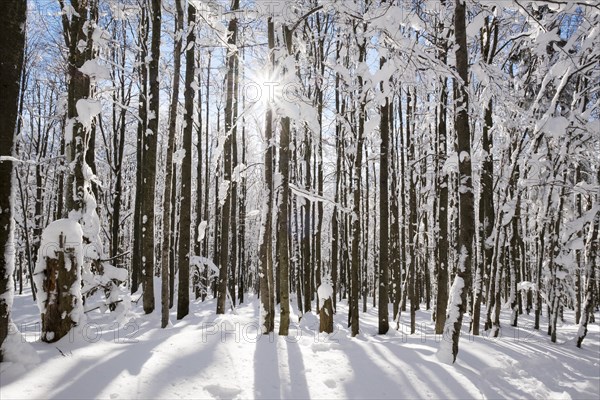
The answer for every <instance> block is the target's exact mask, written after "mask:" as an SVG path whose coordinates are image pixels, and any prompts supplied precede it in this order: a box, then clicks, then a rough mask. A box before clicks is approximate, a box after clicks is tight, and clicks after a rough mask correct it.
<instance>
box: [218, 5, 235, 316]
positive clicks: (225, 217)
mask: <svg viewBox="0 0 600 400" xmlns="http://www.w3.org/2000/svg"><path fill="white" fill-rule="evenodd" d="M238 8H239V0H234V1H233V4H232V8H231V9H232V10H233V11H235V10H237V9H238ZM227 31H228V33H229V35H228V39H227V44H228V45H229V47H228V49H227V88H226V90H227V92H226V99H225V124H224V128H225V141H224V144H223V183H222V184H221V185H223V186H225V187H227V190H226V191H224V192H225V193H222V195H223V196H224V198H223V199H221V198H220V199H219V200H220V201H221V202H223V203H222V204H223V206H222V208H221V248H220V251H219V264H220V265H219V281H218V283H217V314H225V302H226V299H227V283H228V275H229V274H228V272H229V267H230V260H229V235H230V232H229V231H230V224H231V207H232V206H231V205H232V195H231V192H232V190H233V189H232V187H231V186H229V185H231V146H232V145H231V143H232V135H233V134H234V133H233V129H234V126H233V125H234V123H235V121H233V117H234V111H233V107H234V106H235V99H234V87H235V76H236V75H235V65H236V60H237V49H235V48H234V47H235V45H236V41H237V18H232V19H231V20H230V21H229V26H228V28H227ZM219 197H220V196H219ZM234 234H235V233H234Z"/></svg>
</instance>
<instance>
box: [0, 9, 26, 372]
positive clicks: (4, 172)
mask: <svg viewBox="0 0 600 400" xmlns="http://www.w3.org/2000/svg"><path fill="white" fill-rule="evenodd" d="M0 15H2V16H3V18H4V21H3V24H1V25H0V92H1V93H2V95H1V96H0V156H12V155H13V151H14V139H15V132H16V129H17V118H18V113H19V112H18V111H19V108H18V105H19V94H20V93H21V87H20V83H21V74H22V72H23V59H24V52H25V26H26V25H25V23H26V18H27V2H26V1H23V0H10V1H3V2H0ZM0 176H2V179H0V210H3V211H2V212H0V248H2V249H4V251H3V254H2V256H0V362H2V361H3V354H2V344H3V343H4V341H5V339H6V338H7V336H8V333H9V332H8V324H9V321H10V306H11V303H12V297H13V277H12V274H13V270H14V248H13V234H14V220H13V197H12V193H13V185H14V182H13V181H14V175H13V165H12V161H8V160H7V161H0Z"/></svg>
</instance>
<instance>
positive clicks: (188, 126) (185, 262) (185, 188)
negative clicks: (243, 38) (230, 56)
mask: <svg viewBox="0 0 600 400" xmlns="http://www.w3.org/2000/svg"><path fill="white" fill-rule="evenodd" d="M187 12H188V34H187V46H186V52H185V59H186V63H185V92H184V103H185V117H184V124H183V151H184V156H183V159H182V162H181V202H180V207H181V209H180V211H179V251H178V254H179V281H178V283H179V288H178V292H177V319H182V318H183V317H185V316H186V315H188V313H189V310H190V257H191V253H192V248H191V245H190V241H191V238H192V235H191V232H190V228H191V225H192V168H193V166H192V164H193V163H192V130H193V127H194V95H195V93H194V89H193V87H192V86H193V85H192V82H193V81H194V76H195V72H194V69H195V66H196V61H195V54H196V49H195V48H194V43H195V40H196V34H195V26H194V25H195V23H196V8H195V7H194V6H193V5H192V4H189V5H188V10H187Z"/></svg>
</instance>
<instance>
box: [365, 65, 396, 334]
mask: <svg viewBox="0 0 600 400" xmlns="http://www.w3.org/2000/svg"><path fill="white" fill-rule="evenodd" d="M384 64H385V58H384V57H381V59H380V61H379V68H380V69H381V68H383V66H384ZM380 85H381V93H382V94H383V93H385V92H386V87H385V82H381V83H380ZM379 114H380V118H381V119H380V122H379V133H380V135H381V144H380V152H379V303H378V316H379V319H378V321H379V322H378V330H377V331H378V333H379V334H380V335H385V334H386V333H387V331H388V330H389V329H390V323H389V312H388V303H389V299H388V273H389V272H388V269H389V248H388V247H389V208H388V202H389V193H388V179H389V178H388V174H389V167H388V159H389V152H390V125H389V124H390V123H389V99H388V98H387V97H385V104H384V105H382V106H381V107H380V110H379ZM359 165H360V164H359Z"/></svg>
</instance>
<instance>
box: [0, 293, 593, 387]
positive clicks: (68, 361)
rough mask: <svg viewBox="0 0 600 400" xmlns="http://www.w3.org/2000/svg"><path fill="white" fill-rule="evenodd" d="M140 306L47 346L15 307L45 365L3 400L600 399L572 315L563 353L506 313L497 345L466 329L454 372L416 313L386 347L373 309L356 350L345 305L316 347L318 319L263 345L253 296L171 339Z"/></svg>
mask: <svg viewBox="0 0 600 400" xmlns="http://www.w3.org/2000/svg"><path fill="white" fill-rule="evenodd" d="M136 298H137V296H134V299H136ZM139 303H140V305H135V304H133V310H132V311H131V313H130V315H129V316H128V320H129V323H128V324H126V325H122V326H121V327H117V325H118V324H116V323H113V322H112V321H111V320H109V318H112V317H110V316H109V314H100V313H99V312H98V311H96V312H91V313H88V323H87V324H86V325H84V326H82V327H80V329H79V331H78V332H75V333H74V334H73V335H70V336H67V337H65V338H63V339H61V340H60V341H58V342H57V343H54V344H46V343H42V342H40V341H39V315H38V310H37V307H36V305H35V304H34V302H33V301H32V299H31V295H30V294H29V293H24V294H23V295H17V296H15V303H14V308H13V320H14V322H15V323H16V324H17V326H18V327H19V329H20V330H21V331H22V332H23V339H24V340H27V342H30V343H31V345H32V346H33V348H34V349H35V350H36V351H37V354H38V357H35V355H32V354H29V355H27V354H26V351H25V350H23V351H25V353H23V357H22V363H21V364H15V363H7V362H5V363H2V364H1V369H0V373H1V374H0V398H1V399H12V398H27V399H38V398H54V399H94V398H96V399H155V398H243V399H247V398H265V399H266V398H268V399H278V398H285V399H291V398H297V399H306V398H319V399H333V398H371V399H384V398H394V399H398V398H410V399H414V398H433V399H450V398H453V399H467V398H536V399H569V398H573V399H583V398H590V399H597V398H598V395H599V393H600V327H599V325H598V324H591V326H590V332H589V333H588V336H587V337H586V339H585V341H584V342H583V348H582V349H578V348H576V347H575V344H574V337H575V334H576V332H577V326H575V325H574V324H573V319H574V317H573V314H572V313H571V312H566V313H565V322H564V323H562V325H561V326H560V327H559V330H558V343H556V344H554V343H551V342H550V338H549V336H547V335H546V334H545V332H543V331H539V332H538V331H535V330H534V329H533V315H531V316H527V315H525V314H524V315H522V316H520V318H519V328H517V329H515V328H512V327H509V326H508V325H509V324H508V321H507V318H508V316H509V312H508V310H505V311H504V312H503V314H502V317H503V318H502V320H501V322H502V331H501V337H500V338H497V339H492V338H488V337H486V336H479V337H473V336H469V335H468V323H469V318H468V317H466V318H465V321H464V323H463V328H464V329H463V334H462V338H461V341H460V352H459V356H458V360H457V362H456V364H454V365H452V366H451V365H445V364H442V363H440V362H439V361H438V360H437V358H436V355H435V353H436V350H437V348H438V346H439V340H440V338H439V337H436V335H434V334H433V324H432V323H431V322H430V321H431V314H430V312H429V311H424V310H421V311H418V312H417V332H416V334H414V335H410V334H407V333H409V332H410V331H409V315H407V313H403V314H402V318H401V322H402V324H401V328H400V330H395V329H390V331H389V332H388V334H387V335H383V336H382V335H377V334H376V333H377V310H376V309H373V308H371V307H369V311H368V312H367V313H361V315H360V329H361V333H360V335H359V336H357V337H356V338H351V337H350V332H349V330H348V329H347V328H346V322H347V318H348V314H347V311H348V307H347V304H346V302H345V300H344V301H342V302H340V303H338V313H337V315H336V317H335V332H334V333H333V334H332V335H330V336H327V335H315V331H316V330H317V329H316V328H317V327H318V318H317V317H316V316H315V315H313V314H307V315H305V316H304V317H303V318H302V321H301V323H300V324H298V323H297V322H293V323H292V325H291V327H290V336H289V337H287V338H284V337H278V336H277V335H273V336H261V335H258V331H257V330H258V307H259V302H258V301H257V300H256V298H255V297H253V296H250V297H249V298H248V301H247V302H246V303H244V304H242V305H241V306H239V307H237V309H236V314H231V313H230V314H227V315H225V316H220V317H217V316H215V313H214V310H215V308H216V307H215V306H216V305H215V302H214V300H209V301H206V302H204V303H202V302H200V301H195V302H192V304H191V306H190V315H189V316H187V317H186V318H185V319H183V320H181V321H177V320H176V317H175V312H174V311H173V312H172V313H171V321H172V325H170V326H168V327H167V328H166V329H161V328H160V310H156V311H155V312H154V313H153V314H151V315H144V314H143V310H142V309H141V301H140V302H139ZM158 304H159V307H160V300H158ZM361 306H362V304H361ZM369 306H370V305H369ZM293 308H295V302H294V303H293ZM423 308H424V307H423ZM175 309H176V308H175V307H174V308H173V310H175ZM129 318H130V319H129ZM277 319H278V316H277V318H276V320H277ZM599 320H600V316H596V321H599ZM292 321H297V317H296V316H293V317H292ZM545 328H546V326H545V318H544V329H545ZM276 332H277V326H276ZM17 336H18V335H15V337H17ZM19 340H21V338H19ZM13 341H15V339H14V337H13ZM36 358H39V360H36ZM36 361H37V362H36Z"/></svg>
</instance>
